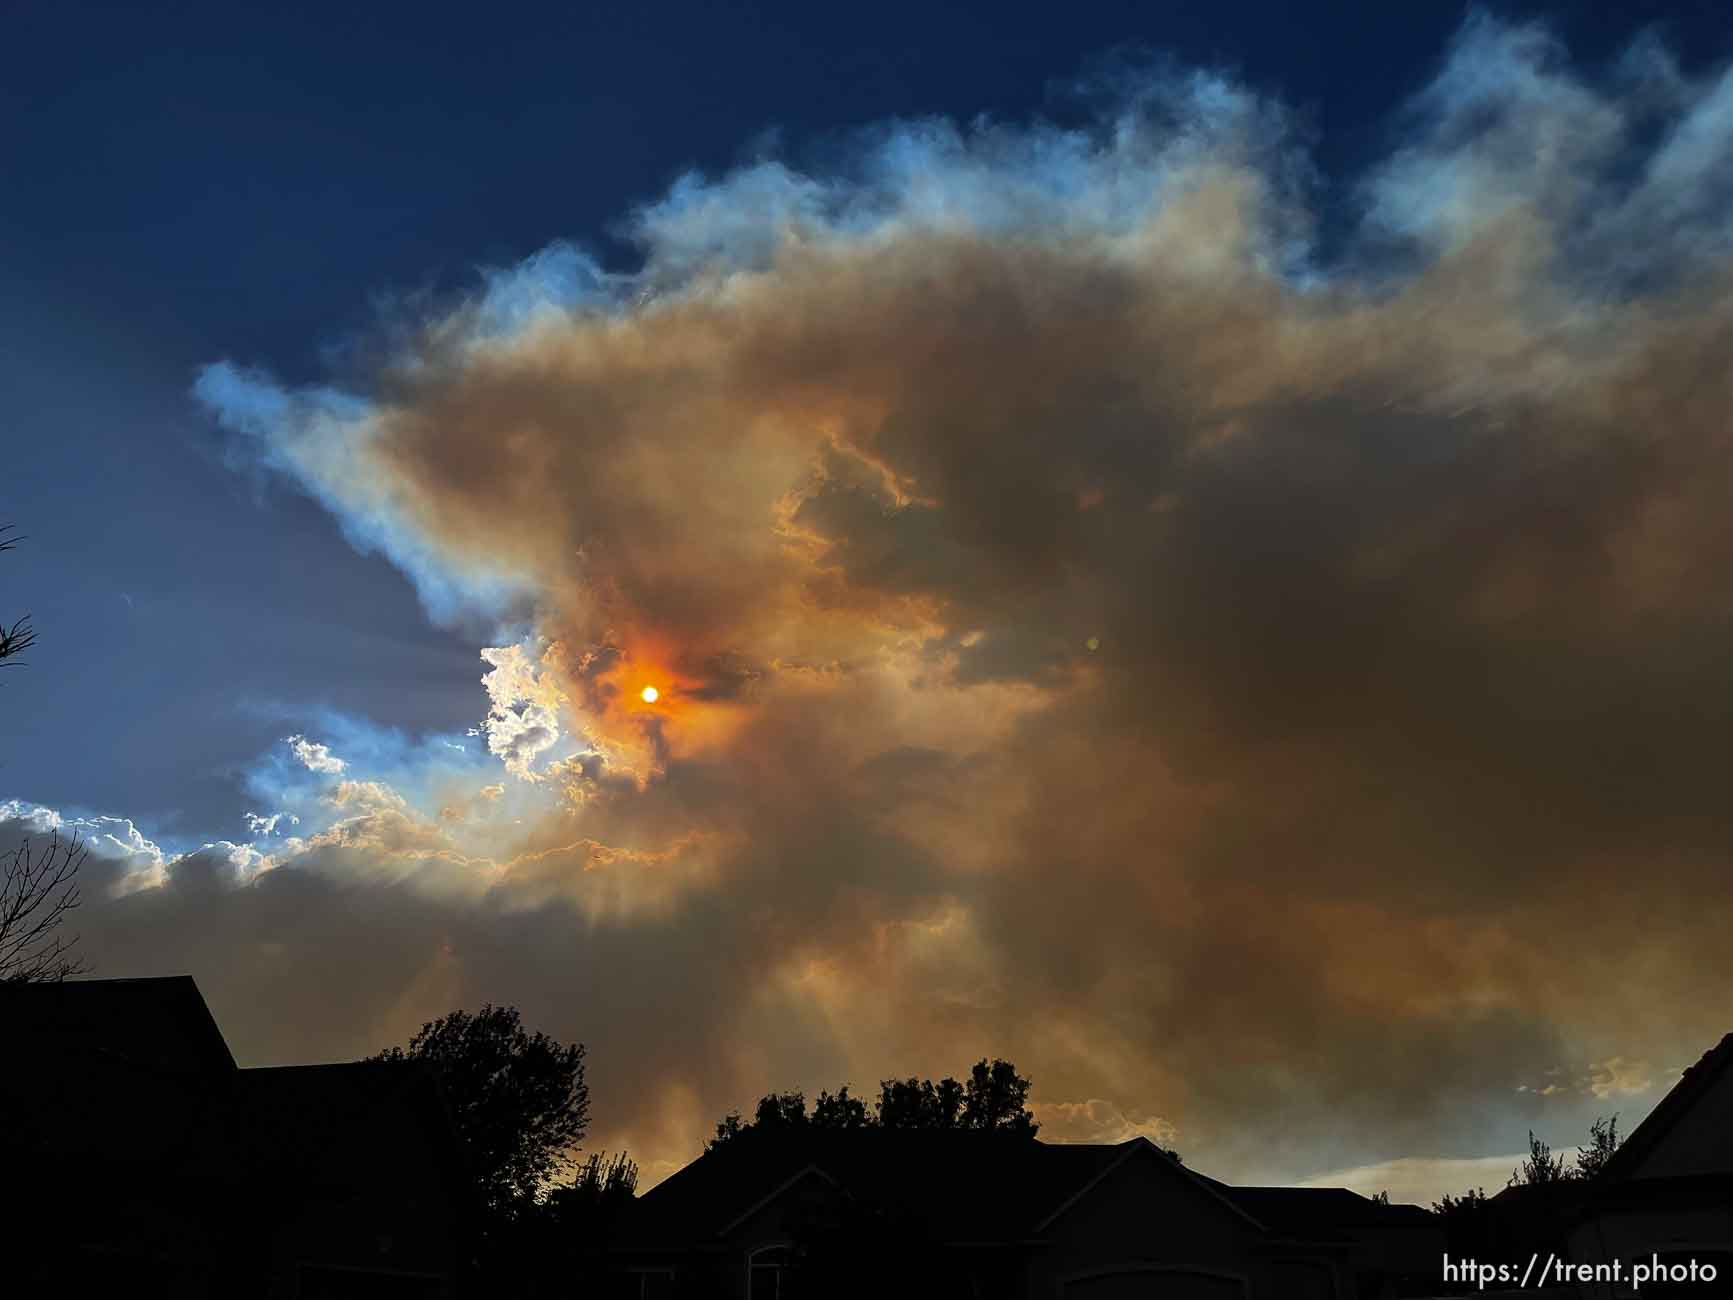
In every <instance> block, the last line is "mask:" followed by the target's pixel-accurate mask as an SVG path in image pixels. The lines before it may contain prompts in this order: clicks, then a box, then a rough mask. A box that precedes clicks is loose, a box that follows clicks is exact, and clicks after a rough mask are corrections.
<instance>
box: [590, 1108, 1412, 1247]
mask: <svg viewBox="0 0 1733 1300" xmlns="http://www.w3.org/2000/svg"><path fill="white" fill-rule="evenodd" d="M1143 1158H1148V1159H1153V1160H1156V1161H1159V1167H1160V1168H1161V1169H1163V1170H1165V1171H1168V1172H1169V1173H1171V1175H1172V1177H1173V1178H1175V1179H1176V1180H1178V1181H1179V1182H1180V1183H1183V1184H1185V1185H1187V1186H1189V1187H1190V1188H1191V1189H1192V1190H1193V1191H1194V1192H1196V1193H1197V1194H1198V1195H1201V1196H1204V1197H1206V1198H1209V1199H1211V1200H1213V1201H1215V1202H1216V1203H1217V1204H1218V1205H1219V1206H1220V1208H1221V1209H1222V1211H1223V1212H1224V1213H1226V1214H1229V1215H1232V1216H1234V1217H1235V1218H1237V1219H1239V1220H1241V1221H1242V1222H1244V1223H1246V1224H1247V1225H1248V1226H1249V1227H1251V1228H1252V1229H1253V1230H1254V1231H1258V1232H1268V1233H1271V1234H1273V1235H1276V1236H1279V1237H1287V1238H1303V1239H1306V1240H1311V1241H1330V1240H1337V1241H1340V1240H1346V1238H1345V1237H1344V1236H1343V1235H1342V1234H1343V1233H1344V1232H1349V1231H1352V1230H1354V1229H1358V1228H1371V1227H1390V1226H1393V1225H1401V1224H1407V1223H1430V1222H1431V1216H1430V1215H1429V1214H1428V1213H1427V1212H1426V1211H1425V1210H1423V1209H1421V1208H1420V1207H1418V1206H1412V1205H1403V1206H1382V1205H1379V1204H1377V1203H1376V1202H1374V1201H1371V1200H1368V1199H1367V1198H1366V1197H1364V1196H1360V1195H1358V1194H1356V1193H1354V1192H1350V1191H1348V1190H1347V1189H1345V1188H1298V1187H1246V1188H1241V1187H1230V1186H1229V1185H1228V1184H1226V1183H1222V1182H1219V1181H1217V1180H1216V1179H1213V1178H1208V1177H1206V1176H1204V1175H1202V1174H1199V1173H1197V1172H1196V1171H1194V1170H1192V1169H1189V1168H1187V1167H1186V1166H1184V1165H1182V1164H1179V1163H1177V1162H1175V1161H1173V1160H1172V1159H1171V1158H1170V1157H1168V1156H1167V1155H1166V1154H1165V1153H1163V1152H1162V1151H1161V1149H1160V1148H1159V1147H1157V1146H1155V1145H1154V1144H1153V1143H1151V1142H1149V1141H1148V1140H1147V1139H1144V1138H1132V1139H1131V1140H1130V1141H1127V1142H1121V1143H1116V1144H1111V1145H1103V1144H1092V1143H1053V1142H1042V1141H1039V1140H1037V1139H1034V1138H1030V1137H1027V1136H1023V1135H1015V1134H1002V1133H981V1132H972V1131H956V1130H952V1131H942V1132H928V1131H920V1130H907V1129H891V1130H885V1129H851V1130H825V1129H810V1130H795V1131H785V1132H776V1131H764V1130H757V1131H750V1132H747V1133H744V1134H741V1135H740V1136H738V1137H735V1138H733V1139H730V1140H729V1141H727V1142H725V1143H723V1144H722V1145H721V1146H719V1147H717V1148H716V1149H714V1150H712V1151H709V1152H706V1153H705V1154H704V1155H702V1156H700V1157H698V1159H696V1160H694V1161H693V1162H692V1163H691V1164H689V1165H687V1166H686V1167H685V1168H684V1169H681V1170H679V1171H678V1172H676V1173H675V1174H673V1175H672V1176H670V1177H669V1178H667V1179H666V1180H664V1181H663V1182H661V1183H658V1184H657V1185H656V1186H655V1187H653V1188H651V1189H650V1190H649V1191H647V1192H645V1193H644V1194H643V1195H642V1196H640V1197H638V1198H637V1199H636V1200H635V1201H634V1202H633V1204H632V1207H631V1209H630V1210H629V1211H628V1212H627V1214H626V1216H625V1218H624V1220H623V1222H622V1230H621V1233H620V1236H619V1237H618V1238H617V1240H618V1242H619V1244H621V1245H622V1246H624V1247H626V1248H629V1249H631V1248H636V1249H652V1248H658V1247H663V1248H674V1247H681V1246H687V1245H699V1244H702V1243H706V1242H708V1243H712V1244H715V1243H719V1242H720V1241H721V1239H722V1238H723V1237H724V1236H725V1235H726V1234H727V1233H728V1232H730V1231H732V1230H733V1229H734V1228H736V1227H738V1226H739V1225H740V1224H741V1223H742V1222H744V1221H745V1220H746V1219H748V1218H750V1217H751V1215H752V1214H754V1213H756V1212H758V1211H759V1210H760V1209H762V1208H764V1207H765V1206H766V1205H768V1204H769V1203H771V1202H772V1201H774V1200H775V1199H776V1198H777V1197H778V1196H780V1195H781V1194H782V1193H784V1192H785V1191H787V1190H788V1189H789V1188H791V1187H793V1186H795V1185H797V1184H798V1183H799V1182H800V1181H801V1180H802V1179H803V1178H805V1177H807V1176H820V1177H823V1178H824V1179H826V1180H828V1181H829V1182H831V1183H832V1184H834V1185H835V1186H837V1187H838V1188H840V1189H841V1190H842V1192H843V1193H844V1194H845V1195H848V1196H850V1197H855V1198H859V1199H861V1200H863V1201H866V1202H868V1203H871V1204H875V1205H879V1206H884V1207H887V1208H892V1209H895V1210H897V1211H899V1212H901V1213H903V1214H906V1215H907V1216H908V1217H909V1218H910V1219H911V1220H912V1221H913V1223H914V1224H915V1225H917V1226H918V1227H919V1228H920V1229H921V1230H923V1231H924V1232H925V1233H926V1234H927V1235H929V1236H930V1237H932V1238H933V1239H935V1240H941V1241H949V1242H978V1243H986V1242H1009V1241H1024V1240H1028V1239H1031V1238H1034V1237H1038V1236H1040V1235H1041V1234H1042V1233H1043V1232H1045V1231H1046V1230H1047V1229H1048V1228H1049V1227H1050V1226H1051V1225H1052V1224H1053V1223H1055V1222H1056V1221H1057V1220H1058V1219H1059V1217H1060V1216H1061V1215H1062V1214H1064V1213H1065V1212H1066V1211H1068V1210H1069V1209H1071V1208H1072V1207H1073V1206H1075V1205H1078V1204H1080V1203H1083V1202H1085V1201H1086V1200H1087V1198H1088V1197H1089V1195H1090V1193H1091V1192H1092V1191H1093V1190H1094V1189H1095V1188H1096V1187H1097V1186H1100V1185H1101V1184H1103V1183H1104V1182H1105V1181H1106V1180H1107V1179H1108V1178H1109V1176H1110V1175H1112V1174H1113V1172H1114V1171H1115V1170H1117V1169H1119V1168H1121V1167H1123V1166H1124V1165H1125V1164H1126V1163H1128V1162H1129V1161H1133V1160H1137V1159H1143Z"/></svg>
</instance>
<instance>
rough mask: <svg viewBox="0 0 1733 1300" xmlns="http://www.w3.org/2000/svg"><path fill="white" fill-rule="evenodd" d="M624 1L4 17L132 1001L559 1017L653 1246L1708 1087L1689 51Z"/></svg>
mask: <svg viewBox="0 0 1733 1300" xmlns="http://www.w3.org/2000/svg"><path fill="white" fill-rule="evenodd" d="M593 8H594V10H595V11H594V12H592V11H591V9H592V7H580V6H560V7H553V6H548V7H526V6H513V5H509V4H507V5H497V6H490V7H489V8H488V10H487V11H486V12H485V14H478V13H477V12H476V11H473V10H468V9H465V10H458V9H455V8H453V9H442V8H441V7H439V6H428V5H418V6H415V7H409V6H393V5H389V4H382V5H377V6H367V7H365V8H364V11H356V10H354V9H353V8H347V9H339V8H337V7H335V6H320V5H297V6H292V7H291V6H246V7H242V9H243V10H244V12H243V11H238V10H237V9H236V8H235V7H233V6H224V7H219V6H201V5H192V4H189V5H178V6H158V7H151V8H150V9H149V10H148V11H147V10H145V9H143V8H141V7H138V6H91V5H81V4H77V3H66V2H62V3H56V4H52V5H49V4H32V3H25V4H15V5H12V6H9V8H8V29H9V31H10V32H11V33H13V35H12V36H9V38H8V41H7V42H6V44H5V48H4V50H0V106H3V108H4V113H5V117H6V120H7V121H9V122H10V123H12V124H13V129H12V130H11V131H8V132H7V133H6V135H5V138H4V139H3V140H0V167H3V169H4V174H5V176H6V177H7V185H6V199H5V202H4V203H0V275H3V277H4V284H5V286H6V292H5V293H4V294H3V295H0V403H3V406H0V414H3V415H4V429H5V435H4V448H5V462H4V464H5V473H4V474H3V475H0V521H7V522H11V523H13V524H15V525H16V526H17V529H18V532H19V533H20V534H22V535H24V538H25V540H24V542H23V543H22V544H21V545H20V546H19V548H18V549H17V550H16V551H13V552H9V553H7V554H6V555H5V556H3V557H0V615H3V616H5V617H6V618H7V619H8V621H10V619H12V618H15V617H17V616H18V615H19V614H23V613H28V614H30V615H31V616H32V618H33V621H34V624H35V626H36V628H37V630H38V635H39V641H38V644H37V646H36V647H35V649H33V650H32V652H31V653H30V655H29V656H28V663H27V664H25V665H23V666H21V667H8V668H7V669H6V671H5V673H4V674H3V675H0V849H4V848H6V847H8V846H10V845H13V844H16V843H17V842H18V841H19V840H20V839H22V838H25V837H28V836H41V835H43V834H45V833H47V832H49V831H51V830H53V829H55V828H59V829H61V830H63V831H76V832H78V833H79V834H81V835H82V836H84V837H85V838H86V840H87V842H88V843H89V845H90V848H91V850H92V856H91V858H90V860H89V862H88V863H87V865H86V868H85V873H84V882H85V884H84V893H85V903H84V906H83V908H82V909H81V910H80V911H79V913H78V915H77V929H78V931H79V933H80V935H81V942H80V950H81V951H82V952H83V954H84V955H85V957H86V958H87V960H88V961H89V962H90V963H91V965H92V966H93V968H94V969H93V973H94V974H96V975H98V976H140V975H155V974H169V973H183V972H184V973H190V974H192V975H194V976H195V977H196V978H197V980H198V981H199V984H200V987H201V989H202V990H203V992H204V994H205V996H206V998H207V1000H208V1001H209V1002H210V1004H211V1006H212V1009H213V1011H214V1013H215V1015H216V1017H217V1020H218V1023H219V1024H220V1025H221V1026H222V1028H223V1030H224V1033H225V1035H226V1036H227V1038H228V1040H229V1042H230V1045H231V1047H232V1048H233V1050H234V1052H235V1055H236V1057H237V1059H238V1060H239V1061H240V1062H241V1063H243V1064H249V1065H267V1064H281V1063H290V1062H305V1061H318V1060H341V1059H349V1058H353V1057H355V1056H359V1055H362V1054H365V1053H367V1052H371V1051H374V1050H377V1049H378V1048H380V1047H382V1046H385V1045H387V1044H390V1043H397V1042H403V1041H406V1040H407V1038H408V1037H409V1036H410V1035H411V1034H412V1033H413V1032H414V1031H415V1029H416V1028H418V1027H419V1026H420V1025H421V1024H422V1023H423V1022H424V1021H425V1020H428V1019H431V1018H432V1017H434V1016H437V1015H440V1014H442V1013H444V1012H446V1011H448V1010H451V1009H454V1008H457V1007H469V1008H474V1007H478V1006H479V1005H481V1004H482V1003H483V1002H488V1001H491V1002H494V1003H510V1004H513V1005H516V1006H518V1007H520V1008H521V1009H522V1011H523V1014H524V1017H525V1020H526V1022H528V1023H529V1024H531V1025H533V1026H535V1027H538V1028H543V1029H546V1030H547V1031H548V1032H550V1033H554V1034H556V1035H557V1036H559V1037H562V1038H565V1039H567V1040H580V1041H583V1042H584V1043H586V1044H587V1046H588V1048H589V1053H590V1055H589V1080H590V1084H591V1088H592V1097H593V1100H592V1114H593V1122H592V1129H591V1135H590V1139H589V1142H588V1145H589V1146H591V1147H592V1148H597V1149H601V1148H605V1149H609V1150H615V1149H619V1148H622V1147H624V1148H626V1149H628V1150H629V1151H630V1152H631V1153H632V1154H633V1155H634V1156H635V1157H636V1158H637V1159H638V1160H639V1162H640V1164H641V1165H642V1167H643V1169H644V1175H645V1178H644V1181H645V1182H646V1183H649V1182H653V1181H655V1180H656V1179H658V1178H660V1177H662V1176H665V1175H666V1174H667V1173H668V1172H671V1171H672V1170H673V1169H674V1168H677V1167H679V1165H680V1164H682V1163H684V1162H685V1161H686V1160H688V1159H690V1158H691V1157H692V1156H694V1155H696V1154H697V1153H698V1151H699V1150H700V1149H701V1147H702V1143H703V1141H704V1139H705V1138H706V1137H707V1136H708V1135H709V1133H710V1131H711V1129H712V1127H713V1125H714V1124H715V1122H716V1120H717V1119H718V1118H719V1117H720V1116H721V1115H722V1114H723V1113H724V1112H726V1111H728V1110H731V1109H737V1108H750V1106H751V1104H752V1103H753V1101H754V1100H755V1099H756V1098H757V1097H758V1096H759V1095H761V1094H762V1093H764V1092H767V1091H770V1090H773V1089H786V1088H803V1089H805V1090H806V1091H807V1093H808V1095H809V1096H810V1095H812V1094H815V1093H816V1092H817V1091H818V1090H819V1089H821V1088H835V1087H836V1086H838V1085H840V1084H843V1083H849V1084H852V1085H853V1087H854V1090H855V1091H856V1092H857V1093H858V1092H862V1091H866V1092H868V1093H871V1092H873V1091H875V1090H876V1083H877V1081H878V1080H880V1079H883V1078H888V1077H892V1076H896V1077H904V1076H908V1075H912V1074H920V1075H931V1076H934V1077H937V1076H939V1075H942V1074H946V1073H955V1074H961V1073H962V1072H964V1071H966V1070H967V1069H968V1067H969V1066H970V1065H971V1064H972V1063H973V1062H974V1061H975V1060H977V1059H980V1058H981V1057H984V1056H1004V1057H1008V1058H1010V1059H1012V1060H1014V1061H1015V1062H1016V1063H1017V1064H1018V1066H1019V1067H1020V1068H1021V1070H1022V1071H1023V1073H1025V1074H1027V1075H1029V1076H1031V1077H1032V1078H1033V1080H1034V1084H1035V1086H1034V1091H1033V1094H1032V1099H1033V1105H1034V1109H1035V1110H1036V1113H1037V1116H1038V1118H1039V1119H1040V1120H1041V1123H1042V1125H1043V1129H1042V1132H1043V1135H1044V1136H1047V1137H1051V1138H1055V1139H1059V1140H1072V1141H1118V1140H1123V1139H1124V1138H1126V1137H1128V1136H1132V1135H1135V1134H1145V1135H1148V1136H1151V1137H1155V1138H1158V1139H1160V1140H1162V1141H1163V1142H1165V1143H1167V1144H1170V1145H1173V1146H1176V1147H1177V1148H1178V1149H1180V1150H1181V1151H1182V1152H1183V1153H1184V1154H1185V1156H1186V1159H1187V1160H1188V1162H1189V1163H1191V1164H1193V1165H1194V1166H1195V1167H1198V1168H1200V1169H1203V1170H1204V1171H1206V1172H1209V1173H1211V1174H1214V1175H1217V1176H1220V1177H1225V1178H1229V1179H1235V1180H1240V1181H1257V1182H1308V1181H1309V1182H1323V1183H1329V1184H1347V1185H1352V1186H1356V1187H1360V1188H1361V1189H1363V1190H1377V1189H1379V1188H1384V1187H1388V1188H1390V1189H1391V1190H1392V1191H1393V1193H1395V1194H1396V1195H1397V1197H1398V1199H1403V1198H1408V1199H1415V1200H1421V1201H1427V1200H1430V1199H1433V1198H1434V1197H1436V1196H1437V1195H1439V1194H1442V1193H1443V1192H1446V1191H1460V1190H1463V1189H1465V1188H1466V1187H1467V1186H1470V1185H1482V1186H1486V1187H1487V1188H1488V1190H1492V1189H1494V1188H1496V1187H1497V1186H1499V1185H1502V1182H1503V1180H1504V1177H1505V1176H1506V1172H1505V1171H1507V1170H1508V1169H1509V1167H1510V1165H1511V1164H1513V1163H1514V1162H1515V1159H1516V1155H1515V1153H1517V1152H1520V1151H1522V1150H1523V1148H1524V1147H1525V1144H1526V1137H1527V1133H1528V1132H1529V1131H1530V1130H1533V1131H1534V1132H1536V1133H1537V1134H1538V1135H1540V1136H1541V1137H1543V1138H1545V1139H1546V1140H1548V1141H1550V1142H1552V1143H1553V1144H1555V1145H1556V1146H1559V1147H1561V1148H1568V1147H1570V1146H1574V1145H1575V1144H1576V1143H1577V1142H1578V1141H1580V1140H1582V1139H1583V1137H1584V1136H1585V1135H1586V1132H1587V1129H1588V1125H1589V1122H1590V1121H1591V1120H1592V1119H1593V1118H1595V1117H1596V1116H1598V1115H1604V1114H1612V1113H1615V1112H1616V1113H1618V1114H1619V1115H1620V1116H1621V1118H1622V1126H1623V1127H1626V1128H1629V1127H1630V1126H1632V1125H1634V1123H1635V1121H1636V1120H1637V1119H1639V1118H1640V1117H1641V1115H1642V1114H1643V1113H1645V1112H1646V1111H1647V1110H1648V1109H1649V1108H1650V1107H1651V1106H1652V1105H1653V1104H1654V1103H1655V1101H1656V1100H1658V1098H1659V1097H1660V1095H1661V1094H1662V1093H1663V1092H1664V1091H1665V1090H1666V1088H1667V1087H1668V1086H1669V1084H1670V1082H1671V1081H1672V1079H1673V1078H1675V1077H1676V1075H1677V1073H1678V1071H1679V1070H1680V1069H1682V1068H1683V1067H1684V1066H1685V1065H1687V1064H1689V1063H1690V1062H1691V1061H1694V1060H1695V1059H1696V1057H1697V1056H1698V1055H1699V1054H1700V1053H1701V1052H1702V1051H1704V1050H1705V1049H1707V1048H1708V1047H1709V1046H1711V1045H1712V1044H1713V1043H1714V1042H1715V1041H1716V1040H1717V1039H1718V1038H1719V1036H1720V1035H1721V1034H1722V1033H1723V1032H1725V1031H1727V1030H1728V1029H1729V1028H1733V1023H1729V1022H1730V1019H1733V1017H1730V1010H1729V1007H1728V1004H1727V1000H1726V994H1725V990H1726V989H1727V988H1728V987H1730V977H1733V952H1730V951H1729V950H1728V947H1727V945H1726V943H1725V935H1726V933H1727V929H1728V925H1729V922H1730V921H1733V892H1730V891H1729V889H1728V886H1727V881H1726V867H1725V863H1726V861H1727V860H1728V851H1729V849H1730V848H1733V812H1730V811H1729V810H1730V809H1733V800H1728V799H1727V798H1726V797H1725V785H1726V780H1727V777H1726V764H1725V757H1724V755H1725V746H1724V738H1725V736H1726V734H1727V724H1728V723H1729V721H1733V689H1730V688H1733V668H1730V667H1729V665H1730V664H1733V655H1730V652H1733V621H1730V614H1733V585H1730V583H1729V578H1730V577H1733V523H1730V522H1729V521H1730V520H1733V483H1730V482H1729V479H1728V474H1727V453H1728V436H1729V435H1728V430H1729V429H1733V368H1730V367H1729V358H1730V355H1733V349H1730V345H1733V291H1730V290H1733V278H1730V272H1733V256H1730V254H1733V248H1730V243H1729V234H1728V231H1729V230H1733V225H1730V224H1729V220H1728V218H1729V216H1730V213H1729V206H1730V201H1733V185H1730V184H1729V181H1728V178H1729V177H1730V176H1733V166H1730V165H1729V164H1730V163H1733V157H1730V154H1733V77H1730V76H1729V71H1728V68H1729V64H1728V60H1729V57H1730V56H1733V42H1730V40H1729V38H1728V37H1727V36H1726V35H1725V31H1724V24H1721V23H1717V22H1716V21H1715V14H1714V7H1713V6H1709V5H1700V6H1690V5H1683V6H1663V5H1659V4H1643V3H1631V4H1621V5H1618V6H1606V7H1602V6H1588V5H1582V6H1574V7H1573V6H1569V5H1555V6H1526V5H1524V6H1514V5H1513V6H1504V7H1500V8H1496V9H1480V8H1466V9H1465V8H1463V7H1461V6H1459V5H1431V4H1422V3H1416V4H1413V5H1405V6H1389V5H1370V4H1368V5H1364V6H1360V5H1323V4H1320V5H1314V6H1304V7H1301V6H1278V5H1258V4H1248V3H1234V2H1226V3H1216V4H1212V5H1209V6H1205V7H1200V8H1198V9H1195V10H1192V9H1182V8H1179V7H1167V6H1150V5H1130V4H1126V5H1116V4H1100V5H1091V4H1079V5H1071V6H1066V7H1065V9H1064V11H1063V13H1062V14H1059V13H1056V12H1055V11H1054V10H1052V9H1051V7H1048V6H1043V7H1040V8H1035V7H1028V8H1023V7H1019V6H1006V5H1003V4H995V5H991V6H988V5H984V4H982V5H974V6H963V5H958V6H945V7H938V8H936V9H935V7H934V6H931V5H921V6H918V7H917V6H913V5H896V4H888V5H880V6H875V7H873V9H872V10H871V12H870V15H867V14H864V13H862V12H857V11H849V10H846V9H843V8H839V7H817V8H818V9H822V10H823V12H818V11H817V10H816V9H815V7H813V6H794V5H789V6H784V7H772V6H757V7H748V6H742V5H702V6H699V5H685V6H661V7H651V6H620V7H615V12H611V13H610V12H602V9H603V8H604V7H593ZM646 688H653V689H654V691H655V692H656V694H655V698H654V699H653V700H647V699H646V698H645V694H644V692H645V689H646Z"/></svg>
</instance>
